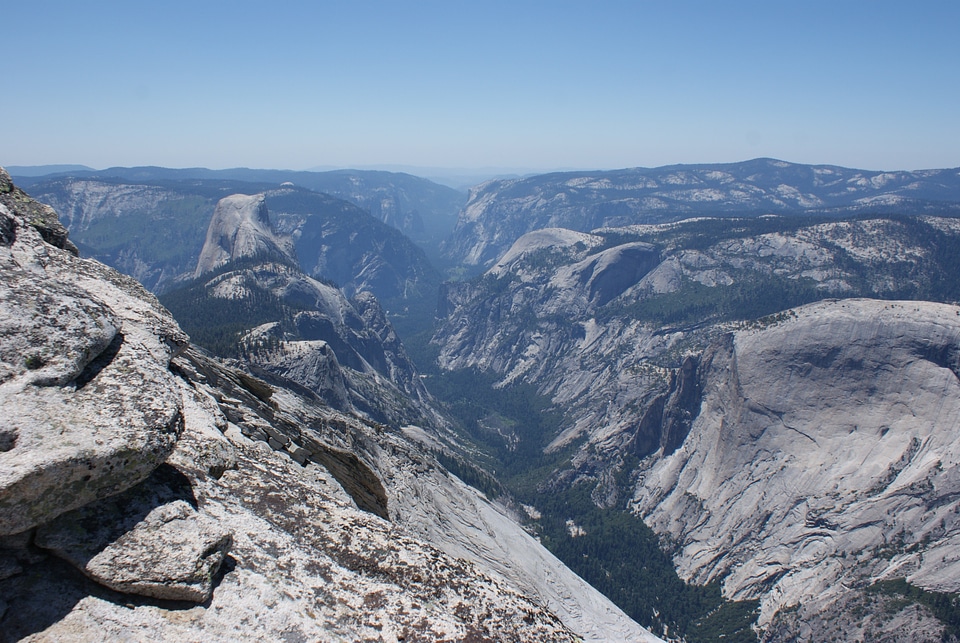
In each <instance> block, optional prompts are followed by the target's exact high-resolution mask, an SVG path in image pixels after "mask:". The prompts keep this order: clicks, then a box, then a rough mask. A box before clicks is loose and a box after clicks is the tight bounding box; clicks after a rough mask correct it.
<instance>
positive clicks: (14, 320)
mask: <svg viewBox="0 0 960 643" xmlns="http://www.w3.org/2000/svg"><path fill="white" fill-rule="evenodd" d="M0 176H5V175H4V174H3V173H2V171H0ZM4 180H8V177H7V179H4ZM2 182H3V181H0V183H2ZM8 194H9V193H8ZM8 203H10V202H9V201H6V202H4V203H0V218H2V219H3V220H4V221H5V223H4V227H5V229H6V230H8V233H7V234H6V236H7V237H8V238H10V239H11V242H10V243H9V244H0V407H2V408H3V410H4V413H3V417H2V418H0V535H3V534H15V533H19V532H22V531H25V530H27V529H30V528H31V527H34V526H36V525H38V524H40V523H43V522H47V521H49V520H52V519H53V518H55V517H56V516H57V515H59V514H60V513H63V512H65V511H69V510H71V509H75V508H77V507H80V506H82V505H85V504H87V503H89V502H92V501H94V500H96V499H98V498H103V497H106V496H110V495H113V494H116V493H119V492H121V491H123V490H124V489H127V488H128V487H131V486H133V485H135V484H137V483H138V482H140V481H141V480H143V479H144V478H146V477H147V476H148V475H149V474H150V473H151V472H152V471H153V470H154V469H155V468H156V467H157V466H158V465H160V464H161V463H162V462H163V461H164V460H165V459H166V457H167V456H168V455H169V454H170V453H171V452H172V451H173V448H174V446H175V444H176V440H177V437H178V435H179V434H180V431H181V429H182V417H181V410H180V409H181V403H180V400H179V397H178V396H177V395H176V394H175V392H174V391H175V387H174V385H173V384H174V379H173V375H172V374H171V373H170V371H169V368H168V366H169V361H170V359H171V358H172V357H173V355H174V354H176V352H178V351H179V350H181V349H182V347H183V346H185V345H186V341H187V340H186V336H185V335H184V334H183V333H182V332H181V331H180V329H179V328H178V327H177V325H176V323H175V322H174V321H173V319H172V318H171V317H170V316H169V314H167V313H166V312H165V311H163V309H162V308H161V307H160V306H159V305H158V304H157V303H156V300H155V299H153V298H152V297H150V296H149V295H148V296H146V297H143V298H142V297H141V295H145V293H143V292H142V289H139V290H138V289H137V288H134V287H132V286H131V283H132V282H131V283H127V282H129V281H130V280H125V279H124V278H123V277H120V276H119V275H116V276H115V277H114V278H113V280H112V281H108V280H106V279H104V278H103V273H104V270H105V269H104V268H103V267H102V266H100V265H99V264H95V263H93V262H87V261H82V260H80V259H77V258H76V257H75V256H73V254H71V253H69V252H66V251H64V250H61V249H59V248H57V247H54V246H52V245H50V244H49V243H48V242H47V241H45V239H44V237H43V236H41V230H38V229H36V228H35V227H34V226H33V224H32V221H34V220H35V219H36V218H37V217H38V216H40V215H36V214H35V212H36V211H38V210H39V211H41V214H44V213H45V211H44V210H43V209H42V208H39V206H36V205H35V207H28V205H29V203H30V201H29V200H28V199H27V197H25V195H24V196H22V197H18V199H17V200H15V201H13V202H12V204H11V205H12V207H14V208H17V209H10V205H8ZM25 204H27V205H25ZM46 214H49V213H46ZM39 225H42V226H43V230H47V231H49V230H54V232H50V233H48V236H51V235H52V238H53V239H54V241H57V242H61V245H64V246H65V245H66V244H65V237H64V239H60V238H59V235H58V234H57V233H56V232H55V231H56V229H57V228H56V225H54V224H53V223H52V222H51V221H50V220H49V219H42V220H41V222H40V224H39ZM57 225H59V224H57ZM128 287H129V288H128ZM131 293H132V294H131ZM108 302H109V303H108Z"/></svg>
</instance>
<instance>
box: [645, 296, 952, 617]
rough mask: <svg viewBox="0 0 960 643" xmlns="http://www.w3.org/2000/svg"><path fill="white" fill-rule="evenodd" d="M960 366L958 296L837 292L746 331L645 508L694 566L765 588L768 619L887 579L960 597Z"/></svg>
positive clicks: (660, 467) (711, 354)
mask: <svg viewBox="0 0 960 643" xmlns="http://www.w3.org/2000/svg"><path fill="white" fill-rule="evenodd" d="M958 372H960V309H958V308H957V307H956V306H949V305H943V304H933V303H929V302H882V301H873V300H840V301H827V302H821V303H818V304H813V305H810V306H805V307H802V308H799V309H796V310H795V311H791V312H790V313H789V314H785V315H783V316H782V317H781V319H780V320H779V321H776V322H775V323H773V325H771V326H769V327H766V328H754V329H750V330H742V331H738V332H736V333H734V334H732V335H730V336H728V337H727V339H726V340H725V341H723V342H720V343H718V344H716V345H715V346H714V347H713V348H712V349H711V350H710V351H708V353H707V354H706V355H705V356H704V364H703V367H702V369H701V372H700V375H699V377H700V379H701V385H702V387H703V397H702V402H701V408H700V412H699V416H698V417H697V419H696V420H695V421H694V423H693V426H692V428H691V430H690V433H689V435H688V436H687V438H686V440H685V441H684V443H683V444H682V446H680V447H679V448H678V449H677V450H676V451H675V452H674V453H672V454H669V455H665V456H664V457H663V458H662V459H659V460H657V461H655V463H653V464H652V466H650V468H649V470H648V471H646V472H645V473H644V474H642V476H641V478H640V480H639V482H638V484H637V488H636V493H635V498H634V505H635V507H636V509H637V511H638V512H639V513H641V514H642V515H643V516H644V518H645V520H646V521H647V522H648V523H649V524H650V526H652V527H653V528H654V529H655V530H656V531H658V532H660V533H661V534H664V535H665V536H667V537H669V539H670V540H671V541H672V542H675V543H677V547H678V549H677V553H676V558H675V560H676V561H677V563H678V566H679V571H680V573H681V574H682V575H683V576H685V577H687V578H690V579H692V580H694V581H696V582H709V581H710V580H714V579H723V583H724V591H725V593H726V594H727V595H728V596H731V597H734V598H761V599H762V611H761V618H760V623H761V625H764V624H766V623H768V622H769V621H770V619H771V617H772V616H773V614H774V613H775V612H776V611H777V610H779V609H782V608H787V607H793V606H797V605H802V608H801V609H802V610H808V611H809V613H808V612H804V617H805V618H807V619H810V620H811V622H812V620H815V619H816V618H817V617H816V612H817V610H821V609H825V607H826V606H827V605H829V604H830V603H831V602H832V601H836V600H840V597H841V596H843V595H844V594H845V593H846V592H848V591H849V590H850V589H851V588H862V587H865V586H867V585H869V584H870V583H871V582H872V581H874V580H877V579H882V578H895V577H906V578H907V579H908V580H909V581H910V582H911V583H914V584H917V585H919V586H922V587H924V588H927V589H933V590H937V591H948V592H956V591H958V590H960V584H958V582H957V578H958V576H957V569H958V562H957V561H956V555H955V552H956V547H957V545H958V543H960V520H958V519H957V511H958V510H960V505H958V502H957V498H958V497H960V442H958V440H957V434H956V423H957V419H958V418H960V379H958V375H957V374H958Z"/></svg>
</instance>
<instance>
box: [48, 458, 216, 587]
mask: <svg viewBox="0 0 960 643" xmlns="http://www.w3.org/2000/svg"><path fill="white" fill-rule="evenodd" d="M178 496H183V497H178ZM195 505H196V499H195V498H193V495H192V492H191V486H190V482H189V480H188V479H186V478H185V477H184V476H183V474H180V473H179V472H177V471H176V469H174V468H173V467H170V466H168V465H164V466H163V467H161V468H160V469H158V470H157V472H155V473H154V475H152V476H151V477H150V478H148V479H147V480H146V481H145V482H143V483H141V484H140V485H138V486H137V487H134V488H133V489H131V490H129V491H127V492H125V493H123V494H120V495H119V496H114V497H112V498H108V499H105V500H101V501H99V502H95V503H92V504H90V505H87V506H85V507H81V508H80V509H76V510H74V511H71V512H69V513H66V514H63V515H61V516H60V517H59V518H57V519H56V520H54V521H53V522H51V523H48V524H46V525H42V526H41V527H40V528H39V529H38V530H37V533H36V536H35V537H34V543H35V544H36V545H37V546H38V547H41V548H43V549H49V550H51V551H53V552H54V553H56V554H57V555H58V556H60V557H61V558H63V559H64V560H66V561H68V562H69V563H71V564H73V565H74V566H75V567H77V568H78V569H79V570H80V571H82V572H83V573H84V574H86V575H87V576H89V577H90V578H91V579H92V580H94V581H96V582H97V583H99V584H100V585H103V586H105V587H109V588H110V589H113V590H116V591H118V592H123V593H128V594H140V595H143V596H150V597H153V598H158V599H163V600H174V601H192V602H194V603H203V602H205V601H207V600H209V599H210V596H211V594H212V592H213V581H214V577H215V575H216V573H217V571H218V570H219V569H220V565H221V564H222V563H223V560H224V558H225V556H226V554H227V551H228V550H229V548H230V544H231V542H232V536H231V534H230V533H229V532H227V531H224V529H223V528H222V527H221V526H220V525H219V523H218V522H217V521H215V520H213V519H212V518H210V517H209V516H207V515H205V514H204V513H202V512H199V511H198V510H197V508H196V506H195Z"/></svg>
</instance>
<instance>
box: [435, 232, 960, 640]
mask: <svg viewBox="0 0 960 643" xmlns="http://www.w3.org/2000/svg"><path fill="white" fill-rule="evenodd" d="M958 240H960V226H958V225H957V221H956V220H955V219H946V218H934V217H926V218H924V217H920V218H890V219H882V218H875V219H857V220H847V221H831V220H816V221H810V220H807V221H801V220H793V219H778V218H761V219H751V220H727V221H723V220H695V221H687V222H682V223H677V224H667V225H659V226H633V227H629V228H618V229H612V228H605V229H598V230H594V231H592V232H590V233H583V232H578V231H573V230H565V229H559V228H553V229H543V230H538V231H535V232H532V233H529V234H527V235H525V236H523V237H521V238H520V239H519V240H518V241H517V242H516V243H515V244H514V245H513V246H512V247H511V249H510V250H509V251H508V252H506V253H505V254H504V255H503V256H502V257H501V258H500V260H499V261H498V262H497V263H496V264H494V265H493V266H492V267H491V268H490V269H489V270H488V271H487V272H486V274H484V275H483V276H482V277H480V278H478V279H476V280H474V281H472V282H466V283H460V284H450V285H448V286H447V291H446V297H445V304H444V306H443V309H442V314H443V316H444V321H443V322H442V324H441V326H440V328H439V330H438V331H437V333H436V335H435V337H434V341H435V343H436V344H438V348H439V358H438V359H439V363H440V365H441V366H442V367H443V368H445V369H448V370H457V371H462V370H465V369H479V370H481V371H486V372H487V373H490V374H494V375H495V376H496V378H497V386H500V387H508V388H509V387H511V386H513V385H514V384H528V385H533V386H535V387H536V389H537V390H538V391H539V392H540V393H541V394H543V395H546V396H548V397H549V399H550V401H551V402H552V404H553V405H554V407H553V408H554V409H556V410H557V411H559V412H560V413H561V416H562V419H561V420H560V422H559V423H558V424H557V425H556V426H555V427H554V432H553V433H550V434H548V435H544V436H529V435H525V434H524V433H523V432H522V427H513V428H511V425H510V424H509V423H504V422H501V423H500V426H501V427H505V429H503V430H501V432H500V434H499V435H494V434H492V433H491V434H488V435H487V436H486V440H487V441H488V442H489V443H490V444H491V445H493V446H494V447H498V446H499V448H500V449H517V447H516V446H515V445H516V444H518V443H519V442H522V441H523V440H531V439H533V440H538V441H539V443H541V444H543V445H545V448H544V450H545V452H546V453H547V454H551V453H552V454H554V455H555V457H554V458H553V459H552V460H548V461H550V462H553V463H554V464H553V465H551V467H550V468H549V469H548V470H541V472H540V474H539V475H540V478H539V480H540V488H541V490H543V491H550V492H554V493H555V492H560V491H562V490H570V489H583V488H586V489H587V490H589V493H590V497H591V498H592V499H593V502H594V503H595V504H597V505H600V506H604V507H622V506H628V507H629V508H630V509H631V510H633V511H635V512H637V513H638V514H639V515H641V516H642V517H643V518H644V519H645V521H646V522H647V523H648V524H649V525H650V526H651V527H653V528H654V530H655V531H657V532H658V533H659V534H660V535H661V537H662V538H663V542H664V543H665V544H666V545H667V546H668V547H669V548H670V551H671V552H672V553H673V555H674V557H675V558H674V559H675V562H676V563H677V565H678V569H679V571H680V572H681V575H682V576H683V577H684V578H686V579H689V580H691V581H693V582H697V583H705V582H708V581H713V580H719V581H722V582H723V588H724V593H725V595H726V596H728V597H730V598H735V599H753V598H759V599H761V605H762V610H761V614H760V621H759V623H760V624H761V626H763V627H765V628H767V631H768V633H770V637H771V639H770V640H791V639H790V637H791V636H794V635H796V634H797V632H800V631H802V632H805V633H806V634H805V635H804V636H806V635H809V634H810V632H821V633H822V632H825V631H827V630H826V629H823V628H822V627H820V626H824V625H825V623H826V622H827V621H826V620H825V619H828V618H830V617H829V616H828V615H831V614H832V615H836V614H837V613H838V610H840V611H842V607H838V606H842V605H847V604H854V603H856V604H864V602H865V601H866V598H865V596H866V595H864V594H862V593H860V592H861V590H863V589H864V588H865V587H866V586H868V585H869V584H870V583H871V582H873V581H875V580H877V579H881V578H892V577H907V578H909V580H910V582H911V583H915V584H917V585H919V586H921V587H924V588H927V589H930V590H936V591H947V592H956V591H957V590H958V588H957V587H956V586H955V584H953V582H952V581H951V580H949V579H950V578H951V574H952V571H953V570H952V565H953V563H952V558H950V555H949V554H945V553H944V552H949V551H955V549H956V544H955V543H954V539H955V533H954V527H953V526H952V525H953V522H952V518H951V517H950V516H952V515H953V513H951V512H954V511H956V510H960V506H958V505H957V501H956V498H957V497H958V496H957V495H956V490H955V489H954V488H953V482H951V481H952V480H954V477H955V476H956V475H958V472H960V469H958V468H957V467H956V460H955V456H954V455H953V454H954V451H955V450H956V449H957V448H958V447H957V443H956V441H955V436H954V435H953V432H952V431H951V430H950V429H949V425H950V424H951V422H952V421H953V419H955V418H956V414H955V410H953V405H955V403H956V402H957V400H958V399H960V397H958V395H957V393H958V392H960V391H958V390H957V389H956V385H957V377H956V373H957V370H958V367H957V363H956V360H957V356H958V354H960V336H958V335H957V332H958V331H960V309H958V308H956V307H955V306H948V305H943V304H935V303H930V302H919V301H917V302H913V301H897V302H890V303H887V302H878V301H870V300H860V299H844V300H831V301H829V302H824V303H821V304H815V305H811V306H809V307H797V308H794V309H793V310H787V311H784V309H785V308H790V307H791V306H799V305H800V304H803V303H805V302H808V301H816V300H822V299H824V298H826V297H829V296H830V295H834V296H838V295H839V296H850V295H871V296H883V297H888V298H891V297H894V296H910V297H927V298H941V299H944V300H947V301H951V300H952V301H955V300H956V299H957V298H958V297H960V293H958V290H957V283H956V277H955V275H956V272H955V265H956V264H955V262H956V259H955V257H956V256H957V251H958ZM743 368H747V369H749V375H748V374H746V373H745V372H743V371H741V370H740V369H743ZM951 418H953V419H951ZM493 419H494V418H493V416H492V415H491V416H490V417H489V418H488V420H486V421H487V422H488V423H490V422H492V421H493ZM498 441H499V442H498ZM500 442H502V444H500ZM495 443H496V444H495ZM938 462H939V464H938ZM941 467H942V469H941ZM625 503H626V505H625ZM823 516H826V518H824V519H823V520H821V517H823ZM575 518H576V517H575V516H571V519H573V520H574V522H575ZM571 537H573V536H571ZM921 560H922V561H926V565H927V567H923V566H922V565H921V564H920V561H921ZM845 588H846V589H845ZM851 588H852V589H851ZM848 590H849V591H848ZM851 592H852V593H851ZM797 606H799V608H798V609H799V612H798V613H797V614H798V615H797V616H796V620H793V621H791V623H792V625H790V626H789V627H788V626H783V627H780V626H779V625H778V626H776V627H774V626H773V625H772V624H773V623H774V622H777V623H780V621H778V620H777V618H786V617H782V616H781V617H775V616H774V615H775V613H777V612H778V611H781V612H783V613H784V614H787V613H791V614H794V612H791V611H790V610H793V609H797ZM788 608H789V609H788ZM866 613H869V611H867V612H866ZM927 617H930V615H929V614H927ZM791 618H793V617H791ZM930 618H932V617H930ZM821 619H823V620H821ZM787 620H789V619H787ZM861 625H862V623H861ZM817 627H820V629H816V628H817ZM858 627H860V626H858ZM939 627H940V628H941V630H942V625H941V626H939ZM791 628H792V629H791ZM797 628H799V629H797ZM805 628H806V629H805ZM810 628H814V629H812V630H811V629H810ZM861 629H862V628H861ZM894 629H896V628H894ZM934 629H936V628H934ZM937 631H940V630H937ZM791 632H792V633H791ZM902 634H903V632H902V631H901V635H902ZM815 638H816V637H815ZM890 640H897V639H896V636H894V638H893V639H890ZM900 640H903V639H902V638H901V639H900Z"/></svg>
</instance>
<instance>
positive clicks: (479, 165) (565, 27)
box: [0, 0, 960, 174]
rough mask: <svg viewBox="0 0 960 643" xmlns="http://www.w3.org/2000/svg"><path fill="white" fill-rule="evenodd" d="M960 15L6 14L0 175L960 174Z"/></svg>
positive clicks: (873, 11)
mask: <svg viewBox="0 0 960 643" xmlns="http://www.w3.org/2000/svg"><path fill="white" fill-rule="evenodd" d="M958 18H960V5H955V4H952V3H945V2H924V3H918V4H913V5H903V4H902V3H899V2H889V1H881V2H867V1H861V0H856V1H850V2H843V3H835V2H823V1H820V0H817V1H811V2H805V3H795V4H789V5H788V4H786V3H769V2H745V1H740V2H730V3H723V4H720V3H715V2H692V1H687V2H676V3H669V4H664V3H652V2H627V1H618V2H600V3H595V4H592V5H589V6H583V5H579V4H573V3H567V2H524V3H505V2H499V1H495V2H490V3H485V4H484V5H482V6H462V5H458V4H456V3H445V2H419V3H416V5H414V6H402V5H398V4H394V3H381V2H366V3H359V2H358V3H338V4H326V3H308V2H302V1H298V2H287V3H284V4H282V5H276V6H271V7H270V8H264V7H263V6H262V5H259V4H255V3H252V2H233V3H223V2H208V3H186V2H182V1H180V0H176V1H173V2H170V3H166V4H163V5H141V4H138V3H135V4H129V3H120V2H116V1H110V2H99V3H95V4H93V5H79V4H76V3H68V2H61V1H54V2H36V3H17V4H16V5H15V6H12V7H9V8H7V11H6V12H5V23H6V24H7V26H8V28H7V30H6V33H5V44H6V47H7V50H8V52H11V54H13V55H15V58H14V60H15V61H16V64H14V65H11V67H10V69H9V71H8V74H7V87H8V88H15V89H16V92H11V93H10V94H9V97H8V99H7V100H5V101H3V103H2V104H0V116H2V117H4V118H5V120H6V121H7V122H8V123H10V124H11V127H9V128H8V129H9V132H8V133H7V135H6V136H5V140H4V144H3V146H2V148H0V164H4V165H14V166H29V165H46V164H81V165H87V166H90V167H95V168H106V167H111V166H128V167H129V166H141V165H156V166H163V167H207V168H211V169H225V168H236V167H250V168H283V169H293V170H306V169H310V168H316V167H335V168H358V169H363V168H374V167H377V168H385V167H408V168H422V169H424V170H433V171H434V172H436V171H438V170H441V169H445V170H447V171H464V172H468V173H474V172H476V171H477V170H482V171H483V172H484V173H489V172H490V171H494V172H495V173H502V172H512V173H517V174H524V173H539V172H543V171H556V170H562V169H614V168H626V167H660V166H664V165H673V164H680V163H682V164H705V163H733V162H739V161H745V160H749V159H753V158H760V157H770V158H777V159H781V160H784V161H788V162H791V163H804V164H817V165H820V164H823V165H839V166H845V167H852V168H859V169H867V170H916V169H931V168H945V167H951V168H952V167H957V166H960V123H958V122H957V119H956V118H955V105H957V104H960V69H958V67H957V65H956V64H955V62H956V60H958V59H960V42H958V41H957V39H956V38H955V37H954V34H953V26H954V25H955V24H957V22H958Z"/></svg>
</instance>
